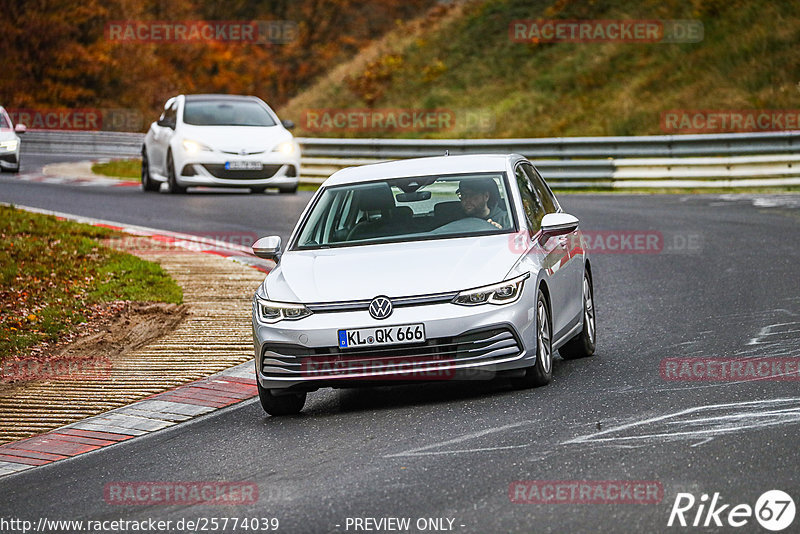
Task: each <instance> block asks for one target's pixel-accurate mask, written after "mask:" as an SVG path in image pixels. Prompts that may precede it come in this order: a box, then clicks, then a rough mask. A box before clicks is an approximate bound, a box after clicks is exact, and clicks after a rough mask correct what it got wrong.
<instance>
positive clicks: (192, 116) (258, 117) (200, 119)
mask: <svg viewBox="0 0 800 534" xmlns="http://www.w3.org/2000/svg"><path fill="white" fill-rule="evenodd" d="M183 122H185V123H186V124H193V125H195V126H275V120H274V119H273V118H272V116H271V115H270V114H269V112H268V111H267V110H266V108H264V106H262V105H261V104H259V103H258V102H248V101H240V102H239V101H231V100H195V101H188V102H186V107H185V108H184V110H183Z"/></svg>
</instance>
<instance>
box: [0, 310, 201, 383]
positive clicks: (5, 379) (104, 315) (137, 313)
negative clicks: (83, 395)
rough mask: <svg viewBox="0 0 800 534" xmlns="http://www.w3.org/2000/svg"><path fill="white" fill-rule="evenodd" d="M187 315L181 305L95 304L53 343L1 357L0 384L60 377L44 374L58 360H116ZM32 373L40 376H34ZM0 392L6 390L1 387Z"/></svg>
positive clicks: (51, 368)
mask: <svg viewBox="0 0 800 534" xmlns="http://www.w3.org/2000/svg"><path fill="white" fill-rule="evenodd" d="M188 314H189V309H188V307H187V306H186V305H185V304H181V305H178V304H166V303H163V302H127V301H123V302H119V301H117V302H110V303H103V304H98V305H95V306H93V307H92V308H91V310H90V313H89V318H88V321H87V322H85V323H82V324H80V325H78V327H77V328H76V330H75V331H73V332H72V333H70V334H68V335H67V336H65V337H64V338H63V339H61V340H60V341H58V342H57V343H42V344H40V345H38V346H36V347H32V348H31V349H30V350H29V353H28V355H27V356H25V357H23V358H19V359H6V360H4V361H3V369H2V371H3V372H2V374H0V384H2V383H5V384H8V383H11V384H13V383H17V382H23V383H24V382H28V381H30V380H36V379H37V378H39V379H44V380H47V379H58V378H60V377H59V376H57V375H58V373H57V372H56V373H55V374H56V376H45V375H53V374H54V370H55V369H58V367H54V366H49V365H47V363H48V362H60V363H61V365H62V368H63V365H64V364H63V362H78V363H80V362H81V361H86V362H92V361H109V360H110V361H114V360H118V359H120V358H121V357H123V356H125V354H126V353H128V352H131V351H135V350H137V349H140V348H142V347H144V346H146V345H148V344H150V343H152V342H153V341H155V340H157V339H158V338H160V337H161V336H163V335H165V334H167V333H169V332H172V331H173V330H174V329H175V328H176V327H177V326H178V325H179V324H180V323H181V322H182V321H183V320H184V319H185V318H186V316H187V315H188ZM33 363H40V364H42V365H40V366H36V365H32V364H33ZM36 372H41V373H42V376H41V377H36V376H35V373H36ZM15 374H16V375H18V376H15ZM29 375H33V376H29ZM62 378H67V377H62ZM72 378H74V377H72ZM0 391H2V393H4V394H7V393H9V392H8V390H7V389H6V388H5V387H0Z"/></svg>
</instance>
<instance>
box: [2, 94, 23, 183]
mask: <svg viewBox="0 0 800 534" xmlns="http://www.w3.org/2000/svg"><path fill="white" fill-rule="evenodd" d="M26 130H27V128H26V127H25V125H24V124H17V125H16V126H14V124H13V123H12V122H11V117H9V116H8V113H7V112H6V110H5V109H3V106H0V171H11V172H19V165H20V156H19V152H20V144H21V143H20V139H19V136H18V135H17V134H24V133H25V131H26Z"/></svg>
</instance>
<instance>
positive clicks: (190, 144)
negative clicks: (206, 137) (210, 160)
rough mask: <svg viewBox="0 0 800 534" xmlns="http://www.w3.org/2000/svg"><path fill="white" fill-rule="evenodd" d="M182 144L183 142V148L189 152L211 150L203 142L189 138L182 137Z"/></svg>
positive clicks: (195, 152)
mask: <svg viewBox="0 0 800 534" xmlns="http://www.w3.org/2000/svg"><path fill="white" fill-rule="evenodd" d="M182 144H183V149H184V150H185V151H186V152H188V153H189V154H197V153H198V152H201V151H209V150H211V149H210V148H208V147H207V146H206V145H204V144H203V143H198V142H197V141H192V140H191V139H184V140H183V143H182Z"/></svg>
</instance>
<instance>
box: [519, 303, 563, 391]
mask: <svg viewBox="0 0 800 534" xmlns="http://www.w3.org/2000/svg"><path fill="white" fill-rule="evenodd" d="M552 378H553V327H552V322H551V320H550V308H549V306H548V305H547V299H546V298H545V296H544V293H543V292H542V290H541V289H539V292H538V294H537V296H536V363H535V364H533V365H532V366H530V367H528V368H527V369H526V370H525V376H522V377H520V378H512V379H511V385H513V386H514V387H515V388H517V389H526V388H533V387H539V386H544V385H547V384H549V383H550V380H552Z"/></svg>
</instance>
